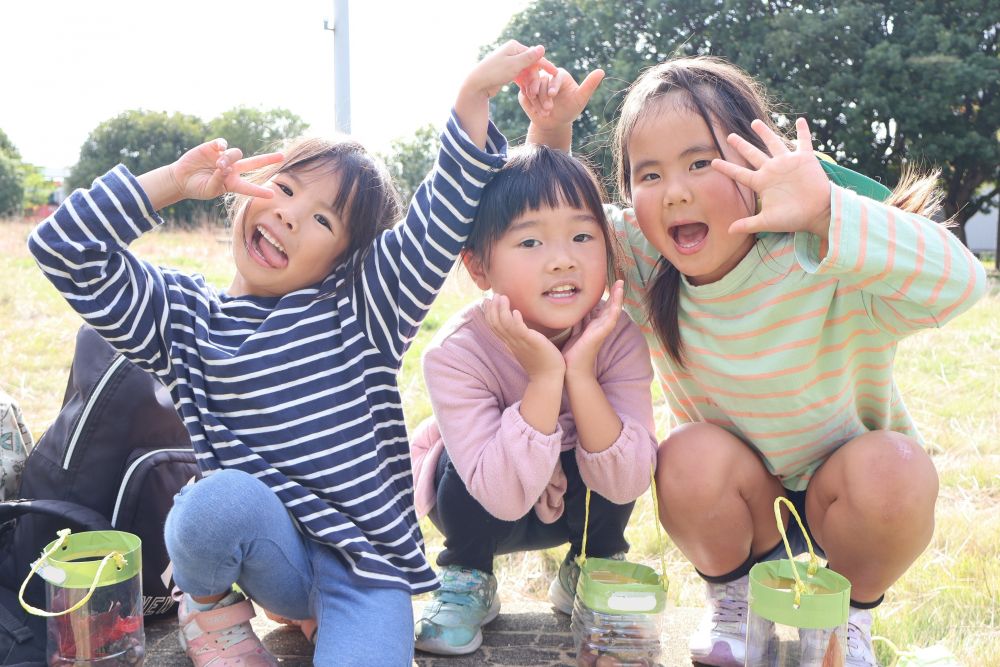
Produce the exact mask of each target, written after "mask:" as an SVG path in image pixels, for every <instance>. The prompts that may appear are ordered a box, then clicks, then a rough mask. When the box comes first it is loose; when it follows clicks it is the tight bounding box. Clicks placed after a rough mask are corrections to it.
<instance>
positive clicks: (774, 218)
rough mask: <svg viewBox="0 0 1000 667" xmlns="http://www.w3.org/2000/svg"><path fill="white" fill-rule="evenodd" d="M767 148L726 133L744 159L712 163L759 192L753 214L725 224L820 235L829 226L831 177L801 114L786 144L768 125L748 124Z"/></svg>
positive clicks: (741, 229)
mask: <svg viewBox="0 0 1000 667" xmlns="http://www.w3.org/2000/svg"><path fill="white" fill-rule="evenodd" d="M750 127H751V129H753V131H754V132H756V133H757V136H759V137H760V138H761V139H762V140H763V142H764V145H765V146H766V147H767V150H768V151H769V152H770V153H771V154H770V155H768V154H767V153H765V152H764V151H762V150H760V149H759V148H757V147H756V146H754V145H753V144H751V143H750V142H749V141H747V140H746V139H744V138H742V137H740V136H738V135H736V134H730V135H729V136H728V137H727V138H726V141H727V142H728V143H729V145H730V146H732V147H733V148H734V149H736V151H737V152H738V153H739V154H740V155H741V156H742V157H743V159H744V160H746V161H747V162H748V163H749V164H750V167H752V168H747V167H741V166H739V165H737V164H734V163H732V162H728V161H726V160H722V159H715V160H712V168H713V169H715V170H716V171H719V172H721V173H722V174H725V175H726V176H729V177H730V178H732V179H733V180H734V181H736V182H737V183H739V184H740V185H744V186H746V187H748V188H750V189H751V190H753V191H754V192H756V193H757V194H758V195H759V197H760V206H759V210H758V211H757V213H756V214H755V215H752V216H749V217H746V218H740V219H739V220H736V221H735V222H733V224H732V225H730V227H729V231H730V233H733V234H753V233H755V232H800V231H805V232H811V233H813V234H816V235H817V236H819V237H820V238H822V239H825V238H826V237H827V232H828V231H829V228H830V180H829V179H828V178H827V177H826V173H825V172H824V171H823V167H822V166H821V165H820V163H819V160H817V159H816V156H815V153H813V148H812V138H811V137H810V136H809V124H808V123H807V122H806V120H805V119H804V118H799V119H797V120H796V121H795V132H796V138H797V140H798V142H797V143H798V145H797V146H796V148H795V150H790V149H789V148H788V146H786V145H785V143H784V142H783V141H782V140H781V138H780V137H778V136H777V135H776V134H775V133H774V132H773V131H772V130H771V129H770V128H769V127H768V126H767V125H765V124H764V123H763V122H762V121H760V120H754V121H753V123H751V125H750Z"/></svg>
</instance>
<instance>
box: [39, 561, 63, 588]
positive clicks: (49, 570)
mask: <svg viewBox="0 0 1000 667" xmlns="http://www.w3.org/2000/svg"><path fill="white" fill-rule="evenodd" d="M38 576H40V577H41V578H42V579H44V580H45V581H47V582H49V583H50V584H56V585H59V584H61V583H62V582H64V581H66V570H60V569H59V568H58V567H55V566H52V565H43V566H42V567H41V568H39V570H38Z"/></svg>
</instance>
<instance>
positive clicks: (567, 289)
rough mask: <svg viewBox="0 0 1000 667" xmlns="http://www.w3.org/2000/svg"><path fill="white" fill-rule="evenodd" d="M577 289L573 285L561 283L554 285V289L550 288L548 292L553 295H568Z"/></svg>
mask: <svg viewBox="0 0 1000 667" xmlns="http://www.w3.org/2000/svg"><path fill="white" fill-rule="evenodd" d="M575 291H576V288H575V287H573V286H572V285H560V286H559V287H553V288H552V289H550V290H549V291H548V294H549V295H552V296H563V295H566V296H568V295H570V294H572V293H573V292H575Z"/></svg>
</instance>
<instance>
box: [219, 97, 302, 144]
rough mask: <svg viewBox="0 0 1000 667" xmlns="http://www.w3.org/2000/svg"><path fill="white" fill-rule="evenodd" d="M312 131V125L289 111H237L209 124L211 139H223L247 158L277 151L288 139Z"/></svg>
mask: <svg viewBox="0 0 1000 667" xmlns="http://www.w3.org/2000/svg"><path fill="white" fill-rule="evenodd" d="M307 129H309V124H308V123H306V122H304V121H303V120H302V119H301V118H299V117H298V116H296V115H295V114H293V113H292V112H291V111H288V110H287V109H270V110H268V111H263V110H261V109H250V108H247V107H236V108H234V109H230V110H229V111H226V112H224V113H223V114H222V115H221V116H219V117H218V118H215V119H213V120H212V121H210V122H209V124H208V134H209V136H210V137H213V138H214V137H223V138H224V139H226V141H228V142H229V145H230V146H233V147H236V148H240V149H241V150H242V151H243V154H244V155H254V154H256V153H261V152H266V151H271V150H276V149H277V148H278V147H279V146H280V144H281V143H282V142H283V141H284V140H286V139H292V138H294V137H298V136H300V135H301V134H303V133H304V132H305V131H306V130H307Z"/></svg>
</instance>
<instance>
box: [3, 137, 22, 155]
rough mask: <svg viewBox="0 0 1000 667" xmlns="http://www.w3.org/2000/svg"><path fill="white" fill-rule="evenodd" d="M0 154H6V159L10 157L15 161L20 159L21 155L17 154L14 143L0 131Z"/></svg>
mask: <svg viewBox="0 0 1000 667" xmlns="http://www.w3.org/2000/svg"><path fill="white" fill-rule="evenodd" d="M0 153H4V154H6V155H7V156H8V157H12V158H14V159H15V160H20V159H21V154H20V153H18V152H17V147H16V146H15V145H14V142H12V141H11V140H10V137H8V136H7V133H6V132H4V131H3V130H0Z"/></svg>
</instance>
